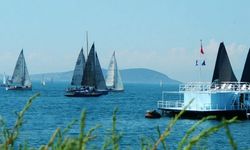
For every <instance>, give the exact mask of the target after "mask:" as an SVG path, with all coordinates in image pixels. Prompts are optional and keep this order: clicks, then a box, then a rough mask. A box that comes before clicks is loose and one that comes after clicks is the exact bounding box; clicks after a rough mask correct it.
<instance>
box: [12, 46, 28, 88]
mask: <svg viewBox="0 0 250 150" xmlns="http://www.w3.org/2000/svg"><path fill="white" fill-rule="evenodd" d="M11 81H12V84H16V85H21V86H31V81H30V77H29V73H28V69H27V65H26V62H25V58H24V55H23V50H22V51H21V53H20V55H19V57H18V59H17V62H16V66H15V69H14V73H13V75H12V79H11Z"/></svg>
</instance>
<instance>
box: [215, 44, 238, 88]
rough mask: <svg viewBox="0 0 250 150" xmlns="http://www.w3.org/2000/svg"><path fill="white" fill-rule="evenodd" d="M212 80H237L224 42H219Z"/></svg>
mask: <svg viewBox="0 0 250 150" xmlns="http://www.w3.org/2000/svg"><path fill="white" fill-rule="evenodd" d="M212 82H218V83H220V82H237V79H236V77H235V75H234V72H233V69H232V66H231V63H230V60H229V58H228V55H227V52H226V48H225V46H224V43H223V42H222V43H220V47H219V51H218V55H217V59H216V63H215V68H214V74H213V78H212Z"/></svg>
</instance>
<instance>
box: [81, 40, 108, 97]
mask: <svg viewBox="0 0 250 150" xmlns="http://www.w3.org/2000/svg"><path fill="white" fill-rule="evenodd" d="M82 85H83V86H84V87H86V88H88V89H89V91H92V92H93V95H98V96H99V95H102V94H107V93H108V89H107V86H106V83H105V80H104V77H103V73H102V69H101V65H100V62H99V59H98V56H97V53H96V51H95V45H94V43H93V44H92V46H91V49H90V52H89V55H88V59H87V62H86V66H85V69H84V75H83V80H82ZM90 93H91V92H90Z"/></svg>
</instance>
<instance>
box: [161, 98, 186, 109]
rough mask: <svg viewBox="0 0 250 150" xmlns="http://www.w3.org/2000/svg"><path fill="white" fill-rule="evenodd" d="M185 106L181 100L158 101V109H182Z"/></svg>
mask: <svg viewBox="0 0 250 150" xmlns="http://www.w3.org/2000/svg"><path fill="white" fill-rule="evenodd" d="M183 106H184V103H183V101H181V100H178V101H176V100H169V101H162V100H161V101H158V108H182V107H183Z"/></svg>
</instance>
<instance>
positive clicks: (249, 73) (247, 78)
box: [241, 49, 250, 82]
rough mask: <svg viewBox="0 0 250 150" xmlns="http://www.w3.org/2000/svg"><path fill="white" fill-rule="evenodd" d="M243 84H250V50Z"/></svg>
mask: <svg viewBox="0 0 250 150" xmlns="http://www.w3.org/2000/svg"><path fill="white" fill-rule="evenodd" d="M241 82H250V49H249V50H248V54H247V59H246V62H245V66H244V70H243V73H242V76H241Z"/></svg>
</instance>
